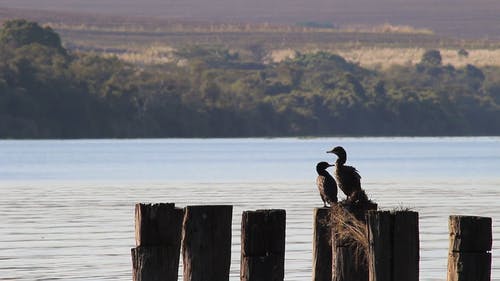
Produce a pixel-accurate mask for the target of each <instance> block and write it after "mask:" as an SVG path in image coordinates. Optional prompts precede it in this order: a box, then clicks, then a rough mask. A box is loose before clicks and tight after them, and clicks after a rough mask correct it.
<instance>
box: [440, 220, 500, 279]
mask: <svg viewBox="0 0 500 281" xmlns="http://www.w3.org/2000/svg"><path fill="white" fill-rule="evenodd" d="M449 229H450V250H449V255H448V281H490V280H491V253H490V251H491V243H492V233H491V218H488V217H473V216H450V220H449Z"/></svg>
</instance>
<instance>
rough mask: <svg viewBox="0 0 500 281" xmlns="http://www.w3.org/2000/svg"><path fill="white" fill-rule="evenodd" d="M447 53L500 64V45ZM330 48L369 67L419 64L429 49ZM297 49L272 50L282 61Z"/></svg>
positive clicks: (450, 59)
mask: <svg viewBox="0 0 500 281" xmlns="http://www.w3.org/2000/svg"><path fill="white" fill-rule="evenodd" d="M439 50H440V52H441V56H442V57H443V64H451V65H453V66H455V67H463V66H465V65H467V64H472V65H475V66H478V67H484V66H500V49H473V50H468V53H469V55H468V56H467V57H463V56H460V55H458V50H456V49H439ZM298 51H300V52H302V53H314V52H318V51H321V50H320V49H308V50H307V49H305V50H298ZM326 51H329V52H332V53H335V54H338V55H340V56H342V57H344V58H345V59H346V60H348V61H350V62H353V63H356V64H359V65H361V66H363V67H367V68H372V69H373V68H378V69H380V68H382V69H386V68H389V67H391V66H393V65H415V64H417V63H418V62H420V59H421V58H422V55H423V53H424V52H425V49H423V48H369V47H361V48H352V49H328V50H326ZM295 52H296V51H295V50H291V49H282V50H273V51H272V52H271V53H270V56H271V58H272V61H274V62H279V61H281V60H283V59H286V58H292V57H293V55H294V54H295Z"/></svg>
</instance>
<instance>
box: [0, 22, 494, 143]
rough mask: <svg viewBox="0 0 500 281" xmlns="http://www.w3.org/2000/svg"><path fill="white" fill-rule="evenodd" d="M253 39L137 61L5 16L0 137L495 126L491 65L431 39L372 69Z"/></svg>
mask: <svg viewBox="0 0 500 281" xmlns="http://www.w3.org/2000/svg"><path fill="white" fill-rule="evenodd" d="M26 34H30V35H29V36H28V38H29V40H26V36H25V35H26ZM253 48H254V49H255V51H254V53H253V55H242V54H240V53H238V52H234V51H231V50H228V49H226V48H223V47H199V46H194V47H186V48H182V49H180V50H179V51H177V52H176V54H175V55H176V59H173V60H171V61H169V62H164V63H162V64H157V65H149V66H144V65H143V66H140V65H134V64H130V63H126V62H124V61H122V60H119V59H117V58H116V57H109V58H104V57H101V56H97V55H95V54H90V53H72V52H69V51H67V50H66V49H65V48H63V46H62V45H61V41H60V38H59V36H58V35H57V34H56V33H55V32H54V31H53V30H52V29H50V28H42V27H40V26H39V25H37V24H35V23H32V22H27V21H23V20H14V21H7V22H6V23H4V25H3V28H2V29H1V31H0V137H1V138H104V137H113V138H115V137H116V138H124V137H249V136H299V135H498V134H500V126H498V124H500V107H499V105H500V68H497V67H484V68H482V69H480V68H478V67H475V66H472V65H466V66H464V67H460V68H455V67H453V66H450V65H443V62H442V59H441V55H440V53H439V51H436V50H430V51H428V52H425V54H424V55H423V58H422V60H421V61H420V63H418V64H416V65H405V66H394V67H391V68H388V69H385V70H379V71H376V70H369V69H365V68H363V67H360V66H359V65H356V64H353V63H349V62H348V61H346V60H345V59H344V58H342V57H340V56H338V55H335V54H332V53H328V52H317V53H308V54H300V53H298V54H296V56H295V58H293V59H287V60H283V61H280V62H276V63H263V62H262V61H261V60H260V58H261V57H262V54H261V52H260V51H261V50H259V48H258V46H253Z"/></svg>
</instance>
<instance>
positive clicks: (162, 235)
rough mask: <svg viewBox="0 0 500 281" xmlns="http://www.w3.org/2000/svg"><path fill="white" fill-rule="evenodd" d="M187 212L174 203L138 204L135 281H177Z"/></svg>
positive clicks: (133, 262)
mask: <svg viewBox="0 0 500 281" xmlns="http://www.w3.org/2000/svg"><path fill="white" fill-rule="evenodd" d="M183 215H184V211H183V210H182V209H179V208H175V205H174V204H172V203H161V204H136V205H135V244H136V247H135V248H133V249H132V251H131V252H132V273H133V280H134V281H146V280H147V281H156V280H158V281H159V280H162V281H165V280H167V281H176V280H177V278H178V271H179V255H180V248H181V230H182V218H183Z"/></svg>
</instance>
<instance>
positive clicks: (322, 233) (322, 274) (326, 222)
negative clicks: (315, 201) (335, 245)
mask: <svg viewBox="0 0 500 281" xmlns="http://www.w3.org/2000/svg"><path fill="white" fill-rule="evenodd" d="M313 220H314V234H313V276H312V280H313V281H332V245H331V244H332V242H331V239H330V237H331V230H330V208H325V207H323V208H314V213H313Z"/></svg>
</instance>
